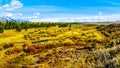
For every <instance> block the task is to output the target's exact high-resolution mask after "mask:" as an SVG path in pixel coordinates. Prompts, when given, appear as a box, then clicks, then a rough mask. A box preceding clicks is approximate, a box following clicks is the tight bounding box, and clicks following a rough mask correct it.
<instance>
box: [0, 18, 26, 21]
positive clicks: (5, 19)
mask: <svg viewBox="0 0 120 68" xmlns="http://www.w3.org/2000/svg"><path fill="white" fill-rule="evenodd" d="M6 21H16V22H28V21H27V20H22V19H12V18H10V17H0V22H6Z"/></svg>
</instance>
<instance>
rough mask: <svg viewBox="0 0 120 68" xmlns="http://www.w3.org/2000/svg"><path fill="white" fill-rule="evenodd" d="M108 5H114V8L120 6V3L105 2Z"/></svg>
mask: <svg viewBox="0 0 120 68" xmlns="http://www.w3.org/2000/svg"><path fill="white" fill-rule="evenodd" d="M105 2H106V3H109V4H111V5H114V6H120V3H117V2H113V1H108V0H105Z"/></svg>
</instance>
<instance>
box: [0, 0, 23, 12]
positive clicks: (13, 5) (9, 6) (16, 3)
mask: <svg viewBox="0 0 120 68" xmlns="http://www.w3.org/2000/svg"><path fill="white" fill-rule="evenodd" d="M21 7H23V4H22V3H21V2H20V1H19V0H12V1H11V2H10V4H5V5H3V7H2V8H3V9H5V10H9V11H13V10H15V9H18V8H21Z"/></svg>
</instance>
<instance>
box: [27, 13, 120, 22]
mask: <svg viewBox="0 0 120 68" xmlns="http://www.w3.org/2000/svg"><path fill="white" fill-rule="evenodd" d="M118 20H120V14H117V15H104V16H103V15H102V16H73V15H72V16H70V15H69V17H63V16H51V17H42V18H31V19H29V21H34V22H109V21H118Z"/></svg>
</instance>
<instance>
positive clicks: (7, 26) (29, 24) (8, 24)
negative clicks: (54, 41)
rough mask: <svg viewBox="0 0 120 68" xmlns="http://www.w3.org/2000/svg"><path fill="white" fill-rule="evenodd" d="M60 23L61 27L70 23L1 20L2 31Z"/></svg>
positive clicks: (0, 30)
mask: <svg viewBox="0 0 120 68" xmlns="http://www.w3.org/2000/svg"><path fill="white" fill-rule="evenodd" d="M56 25H58V26H59V27H67V26H68V25H71V24H70V23H51V22H14V21H7V22H0V33H3V32H4V29H16V30H17V31H18V32H21V30H22V29H25V30H27V29H29V28H38V27H47V28H48V27H52V26H56Z"/></svg>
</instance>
